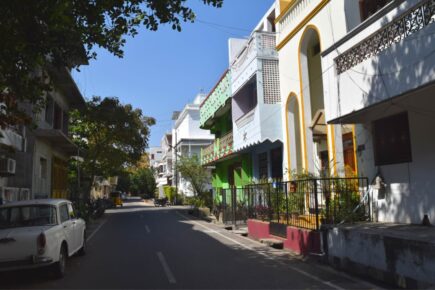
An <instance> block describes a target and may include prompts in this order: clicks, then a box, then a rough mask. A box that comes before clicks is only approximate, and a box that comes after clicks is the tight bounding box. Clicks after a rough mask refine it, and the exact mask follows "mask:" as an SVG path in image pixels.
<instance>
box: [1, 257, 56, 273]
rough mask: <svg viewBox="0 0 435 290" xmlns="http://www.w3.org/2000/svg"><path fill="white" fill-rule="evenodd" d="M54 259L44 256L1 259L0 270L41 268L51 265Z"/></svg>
mask: <svg viewBox="0 0 435 290" xmlns="http://www.w3.org/2000/svg"><path fill="white" fill-rule="evenodd" d="M53 262H54V260H53V259H52V258H50V257H44V256H30V257H29V258H27V259H23V260H11V261H0V271H10V270H18V269H31V268H39V267H44V266H47V265H50V264H52V263H53Z"/></svg>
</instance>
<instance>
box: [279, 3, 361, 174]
mask: <svg viewBox="0 0 435 290" xmlns="http://www.w3.org/2000/svg"><path fill="white" fill-rule="evenodd" d="M360 2H361V1H360ZM358 3H359V2H358V1H356V0H355V1H353V0H346V1H345V0H321V1H307V0H299V1H290V0H277V1H276V6H277V8H276V14H277V15H278V16H277V18H276V29H277V50H278V55H279V73H280V88H281V99H282V103H283V106H282V118H283V119H282V123H283V131H284V136H285V138H284V168H285V170H284V171H286V172H287V173H288V174H287V176H286V177H287V178H291V175H290V173H291V172H295V171H296V172H304V171H305V172H310V173H314V174H318V175H323V174H325V175H337V174H338V175H344V174H346V175H355V174H356V173H357V168H356V162H355V154H354V153H355V144H354V139H355V135H354V131H353V127H352V126H347V125H328V124H326V122H325V110H327V109H328V107H327V103H326V102H325V100H324V97H325V96H324V93H323V92H324V82H325V81H327V80H325V79H324V78H322V75H323V74H324V72H325V71H329V69H330V68H329V66H328V65H325V64H324V63H322V60H321V52H322V51H323V50H325V48H327V47H330V46H331V45H333V44H334V43H335V42H336V41H337V39H339V38H341V37H343V36H344V35H346V33H347V32H348V31H350V30H351V29H352V28H354V27H355V26H356V24H357V20H355V18H359V14H358V9H359V8H358V7H359V6H358Z"/></svg>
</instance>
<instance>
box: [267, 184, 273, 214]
mask: <svg viewBox="0 0 435 290" xmlns="http://www.w3.org/2000/svg"><path fill="white" fill-rule="evenodd" d="M266 186H267V200H268V202H269V210H268V211H269V212H268V216H269V221H272V198H271V196H270V195H271V193H270V184H267V185H266Z"/></svg>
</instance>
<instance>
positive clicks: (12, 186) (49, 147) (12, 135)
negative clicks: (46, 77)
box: [0, 68, 85, 202]
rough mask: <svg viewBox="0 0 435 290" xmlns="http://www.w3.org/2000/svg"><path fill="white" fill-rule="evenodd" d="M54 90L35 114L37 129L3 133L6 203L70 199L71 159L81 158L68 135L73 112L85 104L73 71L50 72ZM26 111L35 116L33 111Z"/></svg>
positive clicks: (1, 182)
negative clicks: (29, 199)
mask: <svg viewBox="0 0 435 290" xmlns="http://www.w3.org/2000/svg"><path fill="white" fill-rule="evenodd" d="M51 77H52V80H53V83H54V87H55V89H54V90H53V91H51V92H48V93H46V95H45V107H44V108H42V110H41V111H40V112H38V113H37V114H36V115H33V117H34V121H35V123H36V125H37V127H36V129H33V128H31V127H26V126H20V127H17V128H10V129H7V130H3V131H2V138H1V140H0V143H1V146H0V147H1V153H0V155H1V156H0V158H1V160H0V163H1V164H2V165H4V166H5V169H6V170H3V171H2V172H1V173H0V188H1V190H0V193H1V195H2V199H3V200H4V201H6V202H7V201H14V200H22V199H28V198H44V197H53V198H67V197H69V195H68V190H67V184H68V182H67V177H68V175H67V172H68V171H67V170H68V168H67V164H68V159H69V158H70V157H71V156H73V155H78V151H77V147H76V146H75V145H74V143H73V142H72V140H71V138H70V136H69V130H68V122H69V114H68V112H69V111H70V110H71V109H80V108H83V106H84V105H85V101H84V99H83V97H82V95H81V93H80V91H79V89H78V88H77V86H76V84H75V82H74V80H73V78H72V77H71V74H70V71H69V70H68V69H67V68H59V69H56V70H54V71H52V72H51ZM26 111H27V112H28V113H29V114H32V108H31V107H27V108H26Z"/></svg>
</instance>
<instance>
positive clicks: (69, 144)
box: [34, 129, 78, 155]
mask: <svg viewBox="0 0 435 290" xmlns="http://www.w3.org/2000/svg"><path fill="white" fill-rule="evenodd" d="M34 133H35V135H36V137H39V138H43V139H45V140H48V141H49V142H50V143H51V144H52V145H53V146H54V147H55V148H56V149H58V150H60V151H63V152H65V153H67V154H69V155H74V154H76V153H77V150H78V147H77V145H75V144H74V143H73V141H72V140H71V139H70V138H69V137H68V136H67V135H65V133H63V132H62V131H61V130H56V129H36V130H35V131H34Z"/></svg>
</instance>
